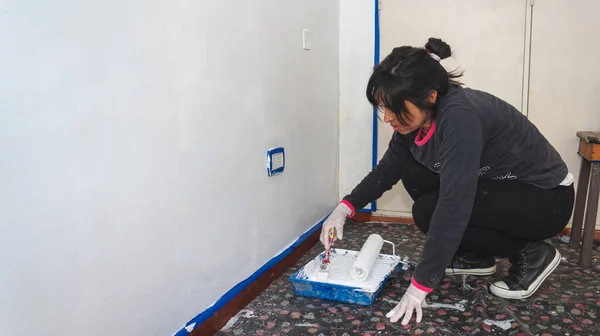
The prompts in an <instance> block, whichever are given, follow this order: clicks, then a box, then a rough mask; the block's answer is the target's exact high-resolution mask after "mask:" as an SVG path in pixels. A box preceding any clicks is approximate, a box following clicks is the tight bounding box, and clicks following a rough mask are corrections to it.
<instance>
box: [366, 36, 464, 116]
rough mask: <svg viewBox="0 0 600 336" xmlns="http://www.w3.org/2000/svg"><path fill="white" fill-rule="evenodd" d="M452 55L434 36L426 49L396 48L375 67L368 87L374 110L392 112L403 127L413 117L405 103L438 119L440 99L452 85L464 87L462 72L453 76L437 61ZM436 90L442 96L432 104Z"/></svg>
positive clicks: (448, 48)
mask: <svg viewBox="0 0 600 336" xmlns="http://www.w3.org/2000/svg"><path fill="white" fill-rule="evenodd" d="M432 54H433V55H432ZM451 55H452V50H451V49H450V46H449V45H448V44H446V43H445V42H444V41H442V40H440V39H437V38H433V37H432V38H430V39H429V41H428V42H427V44H425V47H424V48H415V47H410V46H402V47H397V48H394V50H392V52H391V53H390V54H389V55H388V56H387V57H386V58H385V59H384V60H383V61H382V62H381V63H380V64H378V65H376V66H375V67H374V69H373V74H372V75H371V78H370V79H369V83H368V84H367V99H368V100H369V102H370V103H371V105H373V106H374V107H377V108H382V107H387V108H388V109H390V110H391V111H392V112H394V114H395V115H396V117H397V118H398V121H399V122H400V123H402V124H403V125H406V120H407V119H409V118H410V115H409V114H408V112H407V109H406V105H405V102H404V101H405V100H407V101H410V102H411V103H413V104H415V105H416V106H417V107H419V108H420V109H423V110H426V111H429V112H430V113H431V118H432V119H435V117H436V105H437V101H439V98H440V97H441V96H443V95H444V94H446V93H447V92H448V90H449V89H450V87H451V86H453V85H462V83H460V82H459V81H458V80H457V79H458V78H460V77H461V76H462V72H461V73H457V72H450V73H449V72H447V71H446V69H444V67H443V66H442V65H441V64H440V63H439V61H438V60H437V59H436V58H437V57H439V59H444V58H447V57H450V56H451ZM434 90H435V91H437V93H438V99H437V100H436V103H434V104H432V103H430V102H429V101H428V98H429V96H430V95H431V93H432V92H433V91H434Z"/></svg>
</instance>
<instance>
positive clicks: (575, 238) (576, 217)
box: [571, 158, 592, 247]
mask: <svg viewBox="0 0 600 336" xmlns="http://www.w3.org/2000/svg"><path fill="white" fill-rule="evenodd" d="M591 164H592V163H591V162H590V161H588V160H586V159H584V158H581V168H579V182H577V196H576V197H575V213H574V214H573V225H572V226H571V246H573V247H579V244H580V243H581V227H582V225H583V215H584V213H585V203H586V202H585V200H586V196H587V191H588V184H589V181H590V167H591Z"/></svg>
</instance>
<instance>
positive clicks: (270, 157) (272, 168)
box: [267, 147, 285, 176]
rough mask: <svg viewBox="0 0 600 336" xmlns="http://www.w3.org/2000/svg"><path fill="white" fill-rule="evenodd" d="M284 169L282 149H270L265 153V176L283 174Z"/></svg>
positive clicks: (283, 152)
mask: <svg viewBox="0 0 600 336" xmlns="http://www.w3.org/2000/svg"><path fill="white" fill-rule="evenodd" d="M284 168H285V151H284V150H283V147H277V148H271V149H269V150H268V151H267V174H268V175H269V176H273V175H276V174H281V173H283V169H284Z"/></svg>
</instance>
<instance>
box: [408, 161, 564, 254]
mask: <svg viewBox="0 0 600 336" xmlns="http://www.w3.org/2000/svg"><path fill="white" fill-rule="evenodd" d="M407 168H408V169H406V170H405V174H404V176H403V177H402V182H403V184H404V187H405V188H406V190H407V191H408V193H409V195H410V196H411V197H412V199H413V200H414V204H413V210H412V213H413V219H414V221H415V223H416V225H417V226H418V227H419V229H421V231H423V232H425V233H427V231H428V230H429V223H430V221H431V217H432V216H433V211H434V210H435V207H436V205H437V201H438V195H439V186H440V178H439V175H438V174H435V173H433V172H431V171H430V170H429V169H427V168H426V167H424V166H422V165H420V164H419V163H417V162H416V161H415V162H414V163H413V164H411V165H410V167H407ZM574 199H575V191H574V187H573V185H571V186H569V187H565V186H559V187H556V188H554V189H541V188H538V187H536V186H533V185H530V184H526V183H523V182H518V181H508V180H502V181H495V180H483V179H480V180H479V182H478V185H477V193H476V195H475V203H474V204H473V211H472V213H471V219H470V221H469V224H468V226H467V228H466V230H465V233H464V235H463V238H462V241H461V243H460V246H459V251H460V252H477V253H479V254H482V255H486V256H495V257H500V258H505V257H511V256H515V255H517V254H518V253H519V252H520V251H521V250H522V249H523V248H524V247H525V245H527V243H528V242H530V241H537V240H543V239H547V238H550V237H554V236H556V235H557V234H558V233H560V232H561V231H562V230H563V229H564V228H565V226H566V225H567V224H568V221H569V219H570V218H571V213H572V211H573V204H574Z"/></svg>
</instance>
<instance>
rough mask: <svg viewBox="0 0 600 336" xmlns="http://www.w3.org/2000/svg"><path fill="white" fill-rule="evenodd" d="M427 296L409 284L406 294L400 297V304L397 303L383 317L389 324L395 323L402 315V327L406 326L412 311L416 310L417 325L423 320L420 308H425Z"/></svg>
mask: <svg viewBox="0 0 600 336" xmlns="http://www.w3.org/2000/svg"><path fill="white" fill-rule="evenodd" d="M427 294H428V293H427V292H425V291H422V290H420V289H418V288H417V287H415V286H414V285H413V284H410V286H409V287H408V289H407V290H406V293H404V296H402V299H401V300H400V303H398V304H397V305H396V307H394V309H392V310H390V312H389V313H387V314H386V315H385V317H387V318H389V319H390V322H392V323H396V322H398V320H399V319H400V318H401V317H402V315H404V319H403V320H402V325H407V324H408V322H409V321H410V319H411V317H412V315H413V311H415V310H416V311H417V323H419V322H421V319H422V318H423V311H422V310H421V308H427V302H426V301H425V297H426V296H427Z"/></svg>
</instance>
